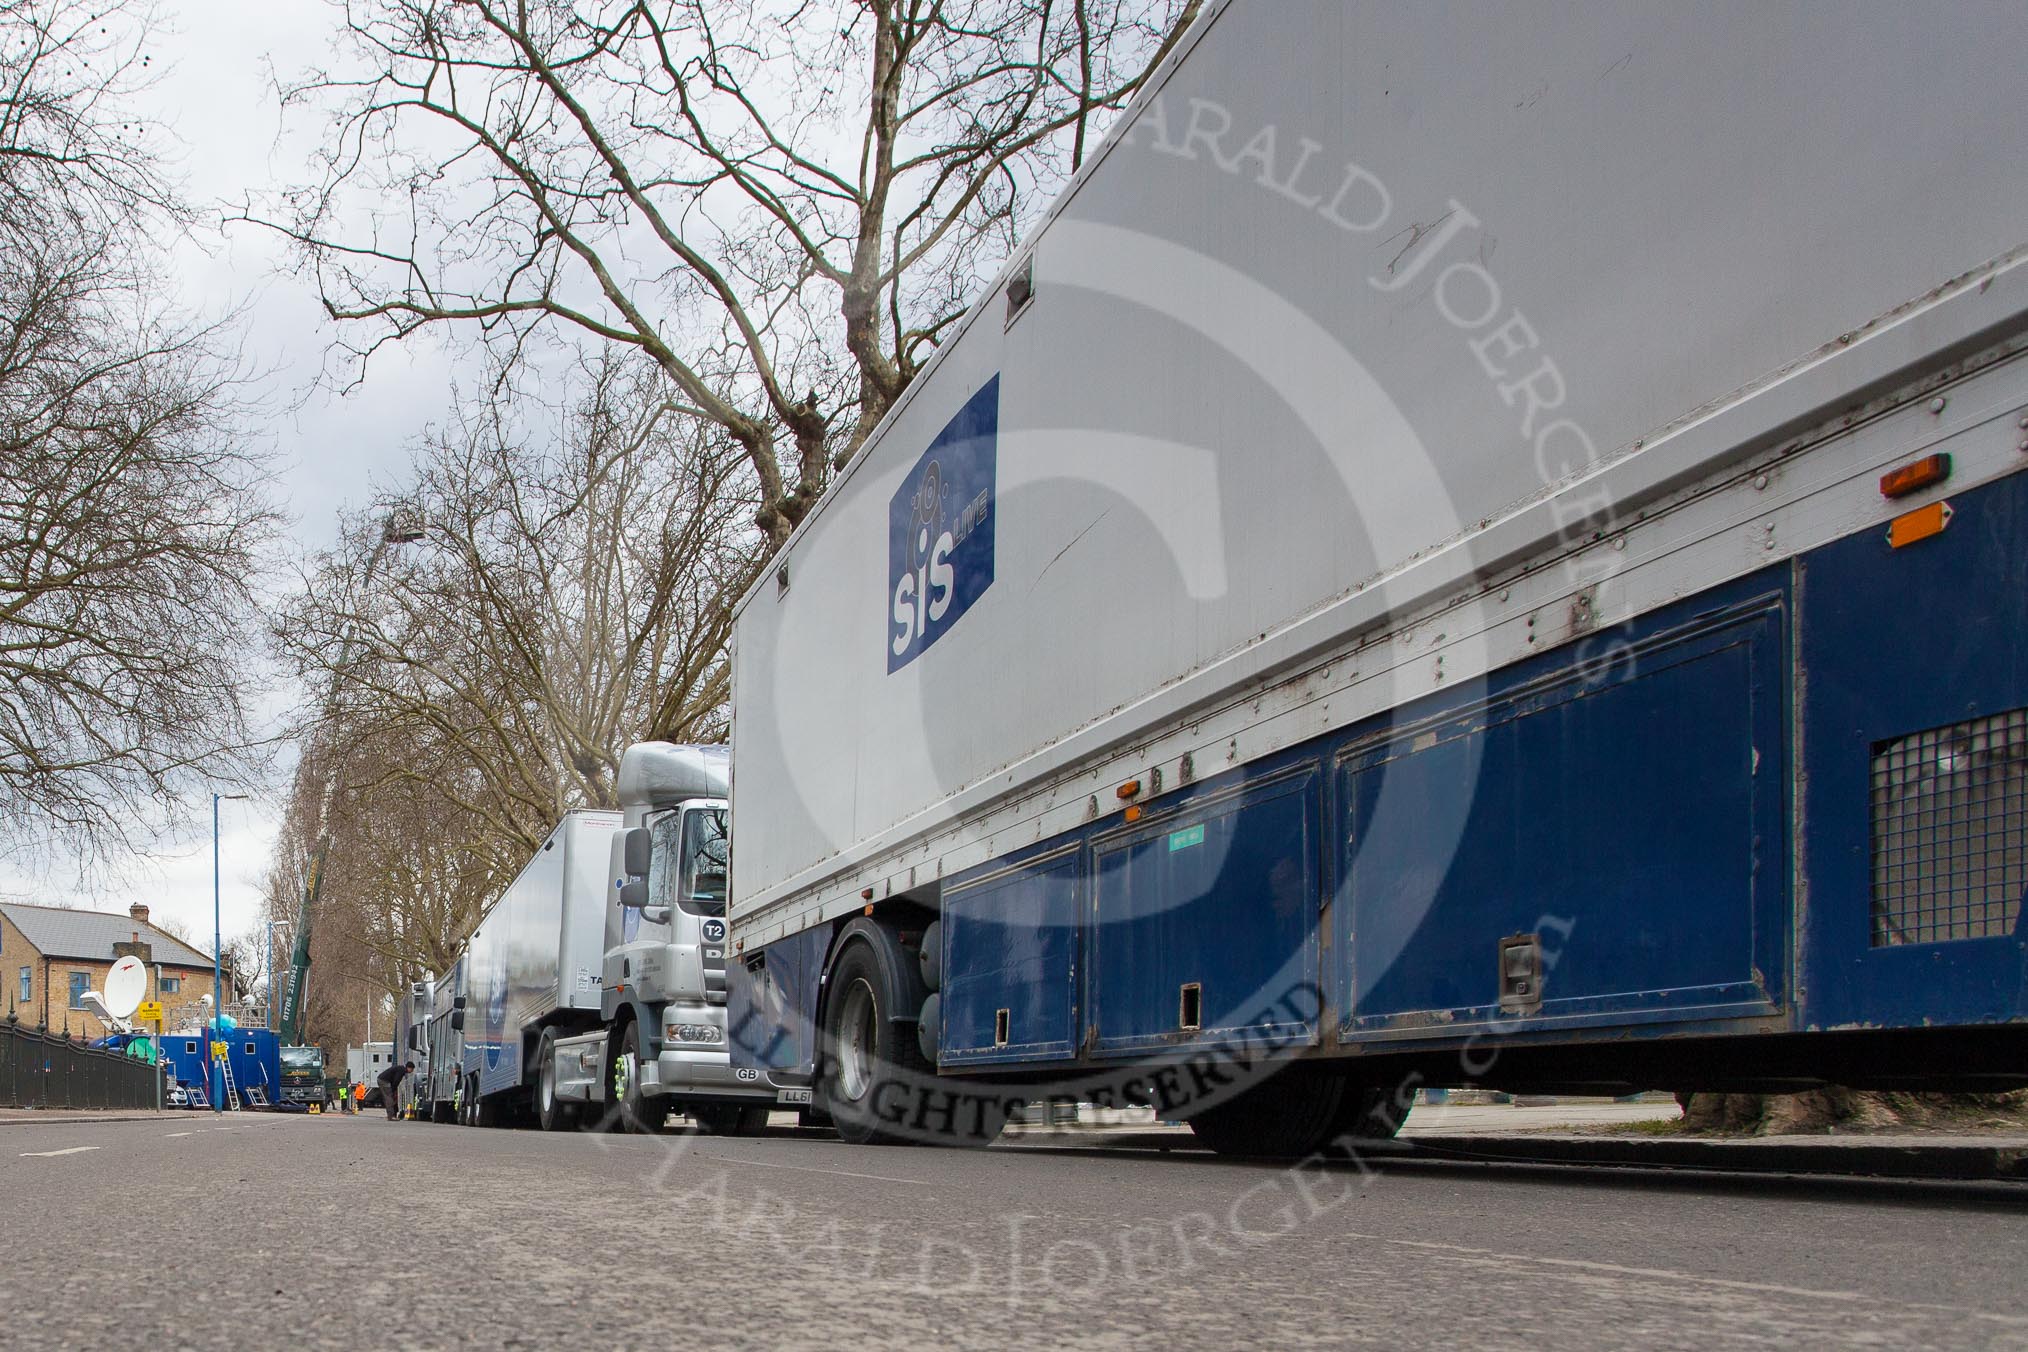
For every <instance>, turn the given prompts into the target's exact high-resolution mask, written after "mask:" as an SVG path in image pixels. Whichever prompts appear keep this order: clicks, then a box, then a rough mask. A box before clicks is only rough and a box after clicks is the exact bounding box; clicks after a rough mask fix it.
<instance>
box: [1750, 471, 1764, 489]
mask: <svg viewBox="0 0 2028 1352" xmlns="http://www.w3.org/2000/svg"><path fill="white" fill-rule="evenodd" d="M1753 486H1754V487H1755V488H1766V487H1767V475H1765V474H1757V475H1755V476H1754V480H1753Z"/></svg>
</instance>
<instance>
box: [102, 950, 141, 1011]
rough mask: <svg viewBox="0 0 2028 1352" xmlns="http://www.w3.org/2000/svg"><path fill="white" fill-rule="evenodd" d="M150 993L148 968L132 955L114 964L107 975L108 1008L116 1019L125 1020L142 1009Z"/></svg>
mask: <svg viewBox="0 0 2028 1352" xmlns="http://www.w3.org/2000/svg"><path fill="white" fill-rule="evenodd" d="M147 993H148V967H147V964H146V963H144V962H142V961H141V960H140V959H139V958H137V957H135V956H133V955H132V954H131V953H130V954H128V955H127V956H126V957H124V958H121V959H120V960H119V961H118V962H116V963H114V964H113V970H112V971H110V972H107V973H106V1008H107V1009H109V1010H111V1011H112V1013H113V1017H114V1018H118V1019H124V1018H126V1017H127V1016H128V1015H130V1014H132V1013H133V1012H134V1011H135V1010H137V1009H139V1008H140V1007H141V998H142V997H143V996H145V995H146V994H147Z"/></svg>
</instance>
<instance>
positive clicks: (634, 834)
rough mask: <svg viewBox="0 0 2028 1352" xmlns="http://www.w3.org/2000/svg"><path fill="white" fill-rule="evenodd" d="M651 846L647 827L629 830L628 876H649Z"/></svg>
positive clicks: (626, 844)
mask: <svg viewBox="0 0 2028 1352" xmlns="http://www.w3.org/2000/svg"><path fill="white" fill-rule="evenodd" d="M651 846H652V841H651V840H650V838H649V835H648V828H647V827H645V826H636V827H634V828H633V829H631V830H630V831H628V832H627V834H626V841H625V845H624V850H625V855H626V861H625V862H626V866H627V876H628V877H630V878H645V877H647V876H648V855H649V853H650V850H651ZM627 904H628V905H632V906H638V905H640V904H641V903H640V902H638V901H636V902H629V903H627Z"/></svg>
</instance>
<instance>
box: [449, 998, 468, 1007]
mask: <svg viewBox="0 0 2028 1352" xmlns="http://www.w3.org/2000/svg"><path fill="white" fill-rule="evenodd" d="M464 1007H465V997H464V996H462V995H458V996H453V997H452V999H451V1008H452V1009H463V1008H464Z"/></svg>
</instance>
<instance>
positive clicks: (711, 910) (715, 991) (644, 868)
mask: <svg viewBox="0 0 2028 1352" xmlns="http://www.w3.org/2000/svg"><path fill="white" fill-rule="evenodd" d="M727 773H728V757H727V753H726V749H725V748H724V747H722V746H676V745H673V744H671V743H668V742H642V743H638V744H637V745H634V746H632V747H629V748H628V749H627V751H626V754H625V755H624V756H623V757H622V758H621V761H620V776H619V798H620V808H621V811H622V812H623V814H624V822H625V825H624V829H622V830H621V831H620V832H618V833H617V834H616V835H615V836H614V837H613V861H612V862H613V867H612V871H611V876H612V878H613V880H614V882H613V887H612V889H611V893H610V897H609V900H608V904H607V907H606V953H605V964H604V970H603V973H602V984H603V997H602V1002H601V1012H602V1014H603V1016H604V1019H605V1022H606V1023H607V1024H608V1025H609V1026H610V1025H613V1024H615V1023H617V1022H618V1021H620V1019H621V1017H622V1014H623V1011H625V1010H626V1009H628V1008H629V1007H631V1009H632V1011H633V1014H634V1018H635V1022H636V1024H637V1026H638V1028H639V1033H640V1036H639V1041H638V1045H639V1049H640V1052H639V1058H638V1061H636V1062H634V1063H632V1064H625V1063H622V1064H619V1065H617V1066H616V1067H615V1071H616V1074H618V1075H626V1076H631V1077H633V1079H634V1081H635V1083H636V1084H637V1086H638V1090H639V1092H640V1093H641V1094H643V1095H646V1096H651V1097H663V1098H666V1099H668V1100H672V1101H673V1104H674V1106H678V1107H681V1108H684V1109H685V1110H686V1111H693V1112H694V1111H695V1107H696V1105H700V1104H702V1105H706V1106H707V1107H710V1106H713V1105H715V1106H716V1107H717V1108H719V1109H720V1110H721V1111H720V1112H719V1113H717V1114H716V1115H717V1116H720V1117H723V1116H724V1110H727V1109H730V1110H734V1111H737V1110H739V1109H741V1108H746V1109H760V1110H763V1111H764V1110H765V1109H766V1108H769V1107H772V1106H773V1105H774V1104H775V1102H776V1099H777V1097H778V1093H779V1086H777V1085H776V1084H774V1082H773V1081H772V1080H771V1079H769V1077H768V1076H767V1074H766V1072H764V1071H756V1070H752V1069H735V1068H734V1067H733V1065H732V1060H731V1057H730V1055H729V1052H728V1047H727V1041H726V984H725V982H726V976H725V958H726V921H725V896H726V877H727V866H728V862H729V854H728V851H729V846H730V841H729V840H728V838H727V835H726V796H727V789H728V783H727ZM615 1088H619V1086H618V1085H617V1084H616V1085H615ZM703 1116H704V1115H700V1120H703ZM749 1119H750V1121H749V1124H750V1123H751V1114H749Z"/></svg>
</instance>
